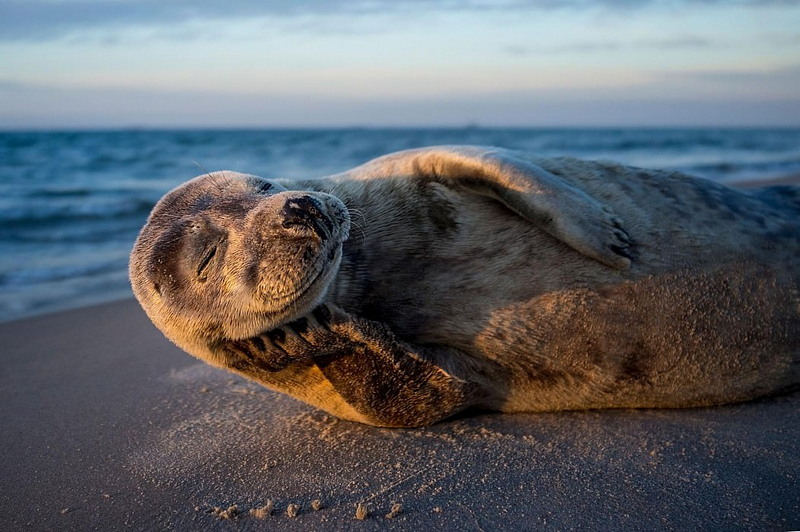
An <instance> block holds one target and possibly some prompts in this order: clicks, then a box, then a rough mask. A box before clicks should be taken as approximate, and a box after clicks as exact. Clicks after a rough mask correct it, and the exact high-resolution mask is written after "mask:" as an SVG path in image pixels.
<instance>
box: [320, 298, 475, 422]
mask: <svg viewBox="0 0 800 532" xmlns="http://www.w3.org/2000/svg"><path fill="white" fill-rule="evenodd" d="M329 308H330V309H331V318H330V321H329V322H328V323H327V324H326V326H327V327H329V330H330V331H331V332H333V333H334V334H335V335H336V336H337V337H338V338H339V339H340V341H343V343H340V345H339V346H338V348H337V349H336V350H335V352H329V353H328V354H325V355H321V356H316V357H314V362H315V363H316V365H317V367H318V368H319V369H320V370H321V371H322V373H323V375H325V377H326V378H327V379H328V381H329V382H330V383H331V385H332V386H333V388H334V389H335V390H336V391H337V392H338V393H339V395H340V396H341V397H342V398H343V399H344V400H345V401H346V402H347V403H348V404H350V406H352V407H353V408H354V409H355V410H356V411H357V412H358V413H359V414H361V416H363V418H364V420H365V421H366V422H367V423H369V424H372V425H377V426H383V427H419V426H424V425H430V424H432V423H435V422H437V421H440V420H442V419H445V418H448V417H450V416H452V415H453V414H455V413H457V412H459V411H461V410H463V409H465V408H467V407H468V406H470V405H471V404H472V403H473V402H474V400H475V397H476V395H477V385H475V384H471V383H469V382H467V381H465V380H462V379H460V378H457V377H455V376H454V375H452V374H450V373H448V372H446V371H445V370H444V369H442V368H441V367H439V366H437V365H436V364H434V363H433V362H430V361H428V360H425V359H423V358H422V357H421V356H419V354H418V353H417V352H415V349H414V348H413V347H412V346H409V345H406V344H404V343H402V342H400V341H399V340H397V339H396V338H395V337H394V335H393V334H392V333H391V332H390V331H389V329H388V328H386V327H385V326H384V325H383V324H380V323H376V322H372V321H368V320H364V319H361V318H356V317H351V316H348V315H347V314H345V313H344V312H343V311H341V310H339V309H336V308H335V307H329Z"/></svg>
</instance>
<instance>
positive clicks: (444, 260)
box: [130, 147, 800, 426]
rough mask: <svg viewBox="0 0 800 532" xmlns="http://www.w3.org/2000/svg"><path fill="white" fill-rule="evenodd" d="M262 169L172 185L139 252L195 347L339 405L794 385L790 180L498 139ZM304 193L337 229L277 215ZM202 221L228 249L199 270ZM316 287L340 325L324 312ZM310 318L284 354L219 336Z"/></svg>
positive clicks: (134, 269)
mask: <svg viewBox="0 0 800 532" xmlns="http://www.w3.org/2000/svg"><path fill="white" fill-rule="evenodd" d="M264 183H267V181H265V180H263V179H261V178H257V177H254V176H247V175H243V174H236V173H231V172H218V173H213V174H208V175H205V176H200V177H198V178H196V179H194V180H192V181H189V182H187V183H186V184H184V185H182V186H181V187H178V188H177V189H176V190H174V191H172V192H170V193H169V194H168V195H167V196H165V197H164V198H163V199H162V200H161V202H159V204H158V205H157V206H156V207H155V209H154V211H153V213H152V215H151V216H150V219H149V220H148V223H147V225H146V226H145V227H144V228H143V230H142V232H141V234H140V236H139V239H138V241H137V243H136V246H135V248H134V251H133V254H132V258H131V267H130V272H131V281H132V284H133V288H134V292H135V294H136V297H137V298H138V299H139V301H140V302H141V304H142V306H143V307H144V309H145V311H146V312H147V314H148V316H150V318H151V319H152V320H153V322H154V323H155V324H156V326H158V327H159V328H160V329H161V330H162V331H163V332H164V333H165V334H166V335H167V336H168V337H169V338H170V339H171V340H173V341H174V342H175V343H177V344H178V345H179V346H181V347H182V348H184V349H185V350H187V351H188V352H190V353H192V354H193V355H195V356H197V357H199V358H201V359H204V360H206V361H208V362H210V363H212V364H215V365H218V366H222V367H227V368H229V369H231V370H233V371H236V372H238V373H241V374H243V375H245V376H247V377H249V378H252V379H254V380H257V381H258V382H261V383H262V384H264V385H266V386H268V387H271V388H273V389H277V390H280V391H283V392H285V393H289V394H291V395H293V396H295V397H297V398H299V399H301V400H304V401H307V402H309V403H311V404H314V405H316V406H318V407H320V408H323V409H325V410H327V411H329V412H331V413H333V414H335V415H339V416H341V417H344V418H347V419H352V420H356V421H361V422H364V423H372V424H376V425H387V426H408V425H414V424H426V423H431V422H434V421H436V420H439V419H442V418H445V417H447V416H450V415H452V414H453V413H455V412H458V411H460V410H463V409H464V408H467V407H478V408H484V409H496V410H502V411H541V410H559V409H581V408H606V407H688V406H700V405H712V404H721V403H726V402H732V401H741V400H748V399H752V398H755V397H759V396H762V395H766V394H772V393H777V392H779V391H782V390H785V389H787V388H790V387H792V386H795V385H797V384H798V381H800V333H798V331H800V296H798V283H799V282H800V273H798V264H799V263H800V192H799V191H798V189H796V188H792V187H773V188H769V189H763V190H757V191H753V192H749V193H745V192H741V191H736V190H733V189H730V188H728V187H724V186H722V185H719V184H715V183H712V182H709V181H706V180H702V179H698V178H694V177H690V176H687V175H684V174H680V173H676V172H667V171H656V170H644V169H638V168H630V167H624V166H620V165H616V164H613V163H605V162H591V161H580V160H575V159H567V158H562V159H544V158H538V157H536V156H534V155H531V154H526V153H521V152H513V151H507V150H500V149H494V148H482V147H438V148H428V149H422V150H412V151H407V152H400V153H397V154H391V155H388V156H386V157H383V158H380V159H377V160H375V161H371V162H369V163H367V164H365V165H364V166H361V167H358V168H355V169H353V170H351V171H348V172H345V173H343V174H340V175H336V176H330V177H326V178H318V179H308V180H301V181H296V182H291V183H290V182H286V181H280V182H278V181H275V180H272V181H269V182H268V183H269V184H270V185H271V188H270V190H269V191H268V192H264V191H263V190H261V189H263V188H264ZM287 187H288V188H287ZM301 195H309V196H312V197H314V198H316V199H317V200H318V202H319V204H320V205H322V206H323V210H324V211H325V213H326V217H327V219H330V220H331V221H332V225H333V230H332V231H331V234H330V236H329V238H327V239H326V240H324V241H319V240H318V239H316V240H315V239H314V238H313V235H311V236H309V234H308V233H307V232H306V233H297V234H295V233H293V232H292V231H293V229H292V228H291V227H290V228H286V227H283V226H282V225H281V222H282V217H281V214H280V209H281V207H282V206H283V205H284V204H285V203H286V201H287V199H289V198H292V197H299V196H301ZM192 231H196V232H199V233H201V234H205V235H208V234H211V235H216V234H219V235H220V239H222V240H221V242H223V241H224V243H220V244H219V245H220V246H226V247H225V249H220V250H219V256H217V255H213V257H212V258H211V259H210V263H211V265H212V267H213V268H212V269H210V270H208V272H207V273H206V271H205V269H204V270H203V272H202V275H200V276H199V277H202V276H203V275H206V278H205V279H199V277H198V275H197V271H196V270H197V264H198V263H200V264H203V262H204V260H205V259H206V258H208V257H209V254H208V253H206V254H205V255H204V254H203V252H204V251H205V249H204V250H200V251H198V250H195V249H194V248H196V247H202V246H198V245H197V244H191V242H194V240H192V239H193V238H194V237H193V236H192V235H194V234H195V233H194V232H192ZM223 234H224V237H223V236H222V235H223ZM206 238H207V237H206ZM213 238H216V237H212V240H213ZM201 240H202V239H201ZM187 261H188V262H187ZM254 271H256V272H258V275H257V276H256V281H257V282H254V280H253V275H252V272H254ZM248 272H250V273H249V274H248ZM248 275H249V277H248ZM321 304H324V305H326V307H327V308H328V309H330V312H331V313H332V318H331V320H330V323H327V324H325V323H317V322H316V321H314V320H313V319H312V318H311V317H309V316H310V314H309V313H311V311H312V310H314V309H315V308H317V307H318V306H319V305H321ZM298 318H303V319H304V320H305V319H306V318H307V319H308V323H309V324H310V325H309V330H308V332H305V331H304V332H303V335H304V336H303V337H302V338H300V337H299V336H300V335H293V334H290V336H291V338H287V339H286V342H285V345H283V346H281V348H280V349H281V352H283V351H287V353H288V354H287V356H288V357H289V359H287V360H288V361H283V362H282V363H281V365H280V367H277V368H276V369H269V368H268V369H263V368H261V369H259V367H256V366H257V364H256V366H253V367H250V366H247V365H246V364H245V365H243V363H241V361H240V362H237V363H236V364H235V363H234V361H233V360H232V359H231V358H230V356H232V355H230V353H231V351H230V350H228V351H226V350H225V348H224V346H225V345H228V344H225V342H234V344H235V342H236V341H238V340H241V339H246V338H248V337H259V335H261V336H262V337H263V335H264V334H266V333H267V332H268V331H270V330H272V329H276V328H281V327H283V328H284V329H286V330H287V331H289V333H291V330H289V329H290V328H287V327H286V325H287V324H288V323H289V322H292V321H293V320H297V319H298ZM304 323H306V322H305V321H304ZM256 340H257V338H256ZM301 340H302V341H301ZM292 342H294V343H292ZM257 343H258V342H257ZM230 345H233V344H230ZM235 345H237V346H239V347H238V349H242V347H241V345H244V344H241V345H240V344H235ZM215 346H216V347H215ZM219 346H222V347H219ZM244 349H245V351H246V352H245V355H246V357H250V358H251V359H259V357H268V355H269V353H268V351H269V350H270V349H272V347H269V346H268V348H267V350H266V351H264V352H260V351H258V350H255V351H253V352H248V351H247V349H249V348H244ZM226 353H228V354H226ZM317 355H319V356H320V357H322V356H323V355H324V357H327V358H325V360H326V362H325V363H322V360H323V358H315V357H316V356H317ZM269 356H271V355H269ZM331 357H334V358H333V359H332V358H331ZM359 357H361V358H359ZM265 360H266V358H265ZM331 360H334V361H335V362H334V363H331V362H330V361H331ZM245 362H246V361H245ZM256 362H258V363H261V362H263V361H259V360H256ZM237 364H238V365H237ZM336 364H339V367H338V369H337V366H336ZM392 368H394V369H392ZM345 369H346V371H345ZM337 372H338V373H337ZM370 372H373V373H374V372H378V373H380V372H383V373H380V374H375V375H372V374H370ZM370 386H378V387H386V389H385V391H386V393H385V394H384V395H381V394H380V393H379V394H376V393H374V391H375V390H374V389H372V388H370ZM381 390H382V391H383V388H381ZM415 390H416V391H415ZM362 398H367V399H363V400H362ZM397 398H402V401H405V402H406V403H407V408H406V407H404V406H402V405H401V406H400V407H398V405H397V401H399V400H400V399H397ZM392 401H394V403H393V402H392ZM398 412H399V413H398Z"/></svg>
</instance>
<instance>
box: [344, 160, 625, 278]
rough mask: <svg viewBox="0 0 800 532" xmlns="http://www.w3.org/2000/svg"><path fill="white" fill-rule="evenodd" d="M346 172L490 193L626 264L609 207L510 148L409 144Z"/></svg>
mask: <svg viewBox="0 0 800 532" xmlns="http://www.w3.org/2000/svg"><path fill="white" fill-rule="evenodd" d="M347 175H348V176H349V177H350V178H353V177H355V178H358V177H362V176H363V177H364V178H370V179H374V178H379V177H400V176H409V177H417V178H422V179H430V180H433V181H436V182H439V183H442V184H444V185H446V186H449V187H451V188H456V189H461V190H467V191H470V192H472V193H476V194H481V195H484V196H489V197H492V198H494V199H496V200H498V201H500V202H502V203H503V204H505V205H506V206H507V207H508V208H509V209H511V210H512V211H514V212H516V213H517V214H519V215H520V216H522V217H523V218H525V219H526V220H529V221H530V222H532V223H533V224H535V225H536V226H537V227H539V228H541V229H543V230H544V231H546V232H547V233H549V234H550V235H552V236H554V237H556V238H558V239H559V240H561V241H563V242H564V243H566V244H567V245H569V246H571V247H572V248H573V249H575V250H577V251H579V252H581V253H583V254H584V255H586V256H588V257H591V258H593V259H595V260H598V261H600V262H602V263H603V264H606V265H608V266H611V267H613V268H617V269H626V268H628V267H630V263H631V260H630V251H629V250H630V245H631V242H630V237H629V236H628V233H627V232H626V231H625V229H624V227H623V225H622V222H621V221H620V220H619V219H618V218H617V217H616V216H615V215H614V213H612V212H611V211H610V209H609V208H608V207H606V206H604V205H602V204H601V203H600V202H598V201H597V200H595V199H594V198H592V197H591V196H589V195H588V194H586V193H585V192H584V191H583V190H581V189H579V188H577V187H575V186H573V185H571V184H569V183H567V182H566V181H564V180H563V179H561V178H559V177H558V176H556V175H554V174H551V173H550V172H547V171H546V170H544V169H543V168H541V167H539V166H537V165H536V164H534V163H532V162H530V161H527V160H524V159H522V158H521V157H519V156H517V155H516V154H515V153H514V152H513V151H509V150H503V149H499V148H489V147H481V146H439V147H433V148H423V149H418V150H408V151H402V152H398V153H394V154H391V155H387V156H384V157H380V158H378V159H375V160H374V161H371V162H369V163H367V164H365V165H363V166H361V167H359V168H356V169H355V170H353V171H351V172H348V174H347Z"/></svg>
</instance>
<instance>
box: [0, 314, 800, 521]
mask: <svg viewBox="0 0 800 532" xmlns="http://www.w3.org/2000/svg"><path fill="white" fill-rule="evenodd" d="M0 345H2V360H3V363H4V367H3V372H2V377H0V378H2V384H0V390H1V391H2V392H1V393H2V396H0V400H2V410H1V412H2V414H1V415H2V427H3V429H2V440H0V443H1V444H2V450H3V454H2V470H0V483H1V484H0V513H1V515H0V528H2V529H5V530H9V529H11V530H14V529H20V528H27V529H36V530H42V529H50V530H86V529H97V530H116V529H130V528H133V529H179V530H187V529H224V530H230V529H244V530H258V529H270V530H273V529H278V530H282V529H287V530H305V531H308V530H327V529H333V528H336V529H340V528H345V529H358V530H378V529H384V528H386V527H391V528H392V529H399V530H404V529H405V530H418V529H420V527H423V526H424V527H430V528H435V529H468V530H481V529H483V530H491V529H514V530H517V529H520V528H524V529H555V530H563V529H572V528H591V529H608V528H611V529H643V528H644V529H688V528H692V529H726V530H734V529H754V530H765V529H775V530H779V529H791V528H798V527H800V423H798V420H800V417H799V416H798V411H800V395H797V394H795V395H790V396H783V397H778V398H773V399H767V400H762V401H758V402H753V403H747V404H741V405H734V406H727V407H720V408H712V409H698V410H682V411H678V410H673V411H670V410H660V411H659V410H646V411H631V410H625V411H602V412H567V413H554V414H523V415H500V414H484V415H477V416H474V417H468V418H461V419H456V420H453V421H449V422H446V423H442V424H439V425H436V426H434V427H430V428H426V429H415V430H387V429H376V428H372V427H366V426H361V425H358V424H354V423H349V422H344V421H340V420H337V419H335V418H332V417H330V416H328V415H326V414H324V413H322V412H319V411H317V410H314V409H313V408H311V407H308V406H305V405H303V404H301V403H299V402H297V401H295V400H293V399H290V398H288V397H284V396H280V395H278V394H275V393H272V392H270V391H268V390H265V389H263V388H261V387H259V386H257V385H254V384H251V383H249V382H247V381H244V380H242V379H240V378H237V377H234V376H231V375H229V374H227V373H225V372H222V371H220V370H215V369H213V368H210V367H208V366H206V365H204V364H202V363H200V362H197V361H195V360H194V359H192V358H190V357H189V356H188V355H186V354H184V353H182V352H180V351H179V350H177V349H176V348H174V347H172V346H171V344H169V343H168V342H167V341H166V340H164V339H163V337H162V336H161V335H160V333H159V332H158V331H156V330H155V329H154V328H153V327H152V326H151V325H150V323H149V322H148V321H147V319H146V317H145V316H144V314H143V313H142V312H141V311H140V310H139V308H138V306H137V305H136V303H135V302H133V301H127V302H121V303H115V304H110V305H103V306H97V307H91V308H87V309H82V310H77V311H71V312H66V313H61V314H56V315H52V316H45V317H40V318H34V319H29V320H25V321H21V322H16V323H10V324H4V325H0ZM315 501H317V502H315ZM292 505H293V506H292ZM315 508H318V509H315ZM251 510H254V511H253V512H251ZM292 515H294V516H293V517H292ZM390 515H391V517H389V516H390ZM359 517H363V519H358V518H359Z"/></svg>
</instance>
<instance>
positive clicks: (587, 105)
mask: <svg viewBox="0 0 800 532" xmlns="http://www.w3.org/2000/svg"><path fill="white" fill-rule="evenodd" d="M467 124H480V125H488V126H491V125H501V126H502V125H512V126H603V125H611V126H617V125H619V126H663V125H666V126H671V125H712V126H738V125H766V126H770V125H786V126H800V1H792V0H760V1H759V0H716V1H715V0H663V1H656V0H651V1H648V0H595V1H589V0H529V1H526V0H496V1H488V0H393V1H362V0H292V1H288V0H264V1H257V0H225V1H222V0H201V1H193V2H189V1H185V0H137V1H123V0H0V128H26V127H36V128H47V127H58V128H62V127H68V128H82V127H148V126H156V127H187V126H189V127H191V126H222V127H226V126H232V127H239V126H245V127H253V126H254V127H261V126H273V127H274V126H387V125H388V126H415V125H434V126H462V125H467Z"/></svg>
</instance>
